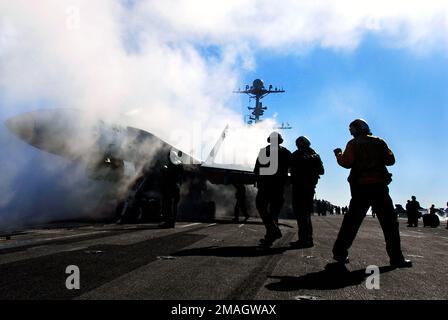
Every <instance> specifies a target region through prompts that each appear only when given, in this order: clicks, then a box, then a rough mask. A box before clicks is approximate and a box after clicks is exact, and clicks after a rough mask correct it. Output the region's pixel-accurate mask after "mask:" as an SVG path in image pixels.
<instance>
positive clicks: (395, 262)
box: [390, 258, 412, 268]
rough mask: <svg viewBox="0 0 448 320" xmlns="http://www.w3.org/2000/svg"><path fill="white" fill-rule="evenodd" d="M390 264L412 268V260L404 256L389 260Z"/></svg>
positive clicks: (395, 266)
mask: <svg viewBox="0 0 448 320" xmlns="http://www.w3.org/2000/svg"><path fill="white" fill-rule="evenodd" d="M390 266H391V267H393V268H412V261H411V260H408V259H405V258H402V259H399V260H390Z"/></svg>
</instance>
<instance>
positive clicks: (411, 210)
mask: <svg viewBox="0 0 448 320" xmlns="http://www.w3.org/2000/svg"><path fill="white" fill-rule="evenodd" d="M411 199H412V200H411V201H409V203H408V204H406V213H407V215H408V227H418V216H419V211H418V210H419V209H421V208H422V207H420V203H419V202H418V201H417V198H416V197H415V196H412V197H411Z"/></svg>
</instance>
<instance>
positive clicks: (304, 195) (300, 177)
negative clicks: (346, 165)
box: [290, 136, 324, 248]
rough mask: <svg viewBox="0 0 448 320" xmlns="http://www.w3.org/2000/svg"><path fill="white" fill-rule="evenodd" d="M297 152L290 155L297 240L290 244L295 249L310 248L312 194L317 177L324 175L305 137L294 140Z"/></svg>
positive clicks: (311, 243) (311, 240)
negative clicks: (297, 230)
mask: <svg viewBox="0 0 448 320" xmlns="http://www.w3.org/2000/svg"><path fill="white" fill-rule="evenodd" d="M296 146H297V150H296V151H294V152H293V153H292V155H291V162H290V167H291V182H292V208H293V211H294V214H295V215H296V218H297V227H298V228H299V239H298V240H297V241H296V242H291V246H293V247H296V248H310V247H313V246H314V243H313V226H312V224H311V213H312V212H313V204H314V192H315V188H316V185H317V181H318V180H319V175H323V174H324V166H323V164H322V160H321V159H320V157H319V155H318V154H317V153H316V151H314V150H313V149H312V148H311V147H310V146H311V142H310V141H309V139H308V138H307V137H304V136H301V137H299V138H297V140H296Z"/></svg>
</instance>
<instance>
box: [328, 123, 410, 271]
mask: <svg viewBox="0 0 448 320" xmlns="http://www.w3.org/2000/svg"><path fill="white" fill-rule="evenodd" d="M349 129H350V133H351V134H352V135H353V137H354V138H353V139H352V140H350V141H349V142H348V143H347V146H346V148H345V151H344V152H342V150H341V149H340V148H337V149H335V150H334V153H335V156H336V159H337V162H338V164H339V165H340V166H342V167H344V168H347V169H351V171H350V175H349V177H348V181H349V183H350V191H351V195H352V199H351V201H350V205H349V209H348V212H347V214H346V215H345V216H344V219H343V221H342V225H341V229H340V230H339V234H338V237H337V239H336V242H335V243H334V246H333V258H334V259H335V260H336V261H337V263H336V265H339V266H341V265H343V264H344V263H346V262H348V249H349V248H350V246H351V245H352V243H353V240H354V239H355V237H356V234H357V232H358V229H359V227H360V226H361V223H362V221H363V219H364V217H365V216H366V213H367V210H368V209H369V207H370V206H371V207H372V209H373V210H374V211H375V212H376V214H377V216H378V220H379V222H380V225H381V228H382V229H383V233H384V238H385V240H386V251H387V254H388V255H389V258H390V264H391V266H392V267H397V268H404V267H411V266H412V262H411V261H410V260H405V258H404V257H403V253H402V251H401V245H400V232H399V223H398V217H397V213H396V212H395V210H394V206H393V203H392V199H391V197H390V196H389V188H388V184H389V183H390V182H391V181H392V179H391V176H392V175H391V174H390V173H389V172H388V171H387V168H386V166H391V165H393V164H394V163H395V157H394V154H393V153H392V151H391V150H390V149H389V147H388V146H387V144H386V142H384V141H383V140H382V139H380V138H378V137H374V136H372V133H371V132H370V128H369V126H368V124H367V123H366V122H365V121H364V120H362V119H356V120H355V121H353V122H352V123H351V124H350V127H349Z"/></svg>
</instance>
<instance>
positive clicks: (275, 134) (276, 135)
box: [268, 131, 283, 144]
mask: <svg viewBox="0 0 448 320" xmlns="http://www.w3.org/2000/svg"><path fill="white" fill-rule="evenodd" d="M271 138H272V139H273V140H275V139H277V141H278V144H282V143H283V137H282V135H281V134H280V133H278V132H275V131H274V132H272V133H271V134H270V135H269V137H268V143H271Z"/></svg>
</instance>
